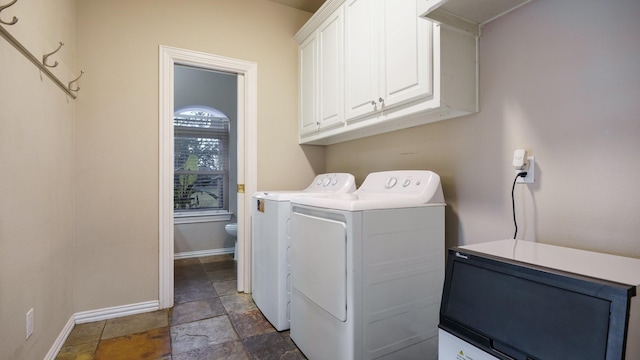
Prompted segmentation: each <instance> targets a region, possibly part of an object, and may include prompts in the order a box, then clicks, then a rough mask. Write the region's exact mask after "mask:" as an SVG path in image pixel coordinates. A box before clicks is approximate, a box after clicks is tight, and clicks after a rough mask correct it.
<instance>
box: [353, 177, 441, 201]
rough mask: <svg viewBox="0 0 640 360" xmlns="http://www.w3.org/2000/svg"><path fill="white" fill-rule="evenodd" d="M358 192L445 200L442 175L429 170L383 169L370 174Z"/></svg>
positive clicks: (426, 199)
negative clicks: (441, 183) (441, 181)
mask: <svg viewBox="0 0 640 360" xmlns="http://www.w3.org/2000/svg"><path fill="white" fill-rule="evenodd" d="M356 193H357V194H398V195H410V196H416V197H418V198H421V199H424V200H425V202H433V201H435V202H444V197H443V195H442V188H441V186H440V177H439V176H438V174H436V173H434V172H432V171H428V170H402V171H382V172H375V173H371V174H369V176H367V178H366V179H365V180H364V182H363V183H362V186H360V188H359V189H358V190H357V191H356Z"/></svg>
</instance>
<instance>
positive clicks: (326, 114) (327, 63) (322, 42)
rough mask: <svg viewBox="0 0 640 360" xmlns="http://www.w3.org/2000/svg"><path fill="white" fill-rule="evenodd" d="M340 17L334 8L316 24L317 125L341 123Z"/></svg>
mask: <svg viewBox="0 0 640 360" xmlns="http://www.w3.org/2000/svg"><path fill="white" fill-rule="evenodd" d="M343 29H344V17H343V15H342V8H339V9H338V10H336V11H335V12H334V13H333V14H332V15H331V16H329V18H328V19H327V20H325V21H324V23H322V24H321V25H320V28H318V71H319V72H318V86H319V90H318V101H319V104H318V110H319V112H320V114H319V115H318V118H319V121H320V124H319V129H320V130H321V129H325V128H328V127H333V126H338V125H342V124H343V123H344V86H343V84H344V45H343V44H344V32H343Z"/></svg>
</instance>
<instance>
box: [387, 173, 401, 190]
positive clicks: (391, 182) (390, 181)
mask: <svg viewBox="0 0 640 360" xmlns="http://www.w3.org/2000/svg"><path fill="white" fill-rule="evenodd" d="M397 183H398V179H397V178H395V177H393V176H391V177H388V178H387V180H386V181H385V182H384V187H386V188H387V189H391V188H392V187H394V186H396V184H397Z"/></svg>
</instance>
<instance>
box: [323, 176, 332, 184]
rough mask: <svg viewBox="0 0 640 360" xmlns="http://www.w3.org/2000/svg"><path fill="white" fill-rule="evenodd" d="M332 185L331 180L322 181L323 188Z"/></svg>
mask: <svg viewBox="0 0 640 360" xmlns="http://www.w3.org/2000/svg"><path fill="white" fill-rule="evenodd" d="M330 183H331V179H330V178H326V179H324V180H323V181H322V186H328V185H329V184H330Z"/></svg>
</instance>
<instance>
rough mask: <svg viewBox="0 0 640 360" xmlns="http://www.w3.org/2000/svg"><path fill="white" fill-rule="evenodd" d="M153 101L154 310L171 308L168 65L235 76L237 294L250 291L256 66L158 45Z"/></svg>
mask: <svg viewBox="0 0 640 360" xmlns="http://www.w3.org/2000/svg"><path fill="white" fill-rule="evenodd" d="M159 51H160V54H159V58H160V64H159V68H160V74H159V75H160V91H159V93H160V99H159V117H158V118H159V149H158V150H159V236H158V250H159V251H158V252H159V259H158V264H159V266H158V280H159V286H158V290H159V307H160V308H161V309H163V308H169V307H172V306H173V285H174V284H173V282H174V277H173V260H174V256H173V254H174V211H173V210H174V209H173V206H174V205H173V175H174V166H173V165H174V164H173V152H174V149H173V141H174V129H173V116H174V78H175V77H174V67H175V65H185V66H192V67H196V68H200V69H208V70H213V71H221V72H226V73H232V74H236V75H237V79H238V80H237V88H238V95H237V100H238V106H237V119H238V124H237V125H238V126H237V130H238V145H237V149H238V159H237V179H238V180H237V182H238V189H237V222H238V240H237V241H238V259H237V260H238V263H237V266H238V291H241V292H250V290H251V231H250V230H251V211H250V210H251V204H250V203H251V194H253V193H254V192H255V191H256V190H257V185H256V182H257V147H256V139H257V134H256V128H257V64H255V63H253V62H248V61H243V60H237V59H231V58H226V57H221V56H217V55H212V54H206V53H201V52H196V51H191V50H185V49H178V48H173V47H167V46H160V48H159Z"/></svg>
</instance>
